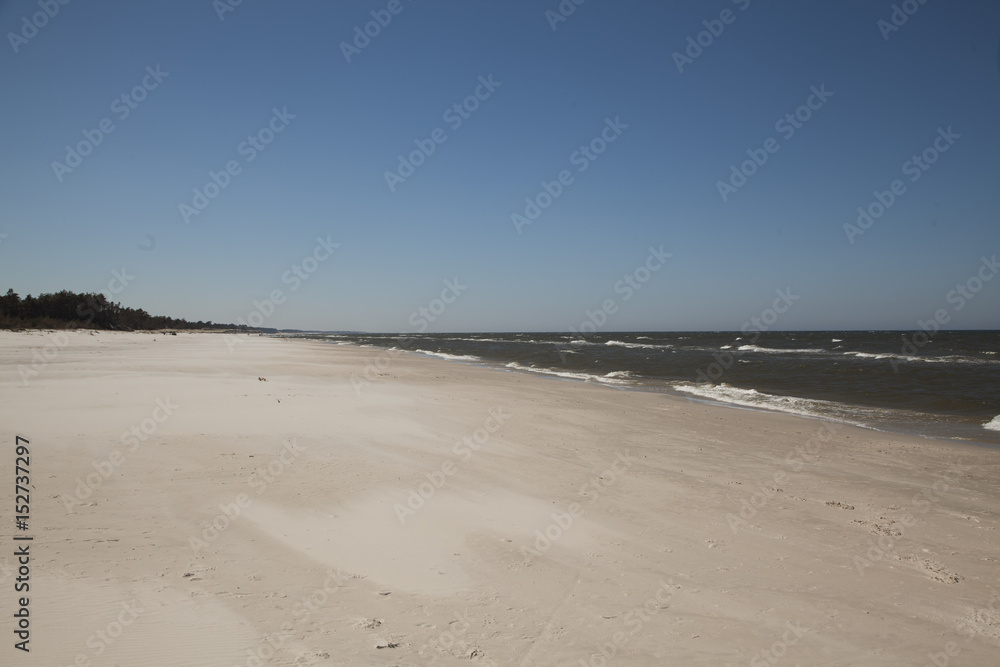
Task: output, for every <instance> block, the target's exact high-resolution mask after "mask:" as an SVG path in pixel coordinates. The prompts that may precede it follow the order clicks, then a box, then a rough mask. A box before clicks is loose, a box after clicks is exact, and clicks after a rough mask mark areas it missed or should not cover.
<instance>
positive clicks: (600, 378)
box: [507, 361, 629, 385]
mask: <svg viewBox="0 0 1000 667" xmlns="http://www.w3.org/2000/svg"><path fill="white" fill-rule="evenodd" d="M507 368H513V369H515V370H519V371H531V372H532V373H541V374H543V375H554V376H556V377H561V378H567V379H570V380H580V381H582V382H600V383H603V384H615V385H621V384H629V381H628V380H627V379H625V377H626V376H622V375H620V374H621V373H626V374H627V373H628V371H612V372H611V373H608V374H607V375H592V374H590V373H573V372H571V371H558V370H555V369H552V368H536V367H535V366H524V365H522V364H519V363H517V362H516V361H512V362H510V363H509V364H507Z"/></svg>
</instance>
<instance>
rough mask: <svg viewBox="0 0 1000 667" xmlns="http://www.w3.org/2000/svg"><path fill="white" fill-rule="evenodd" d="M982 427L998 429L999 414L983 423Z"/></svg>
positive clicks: (992, 429) (999, 425) (999, 426)
mask: <svg viewBox="0 0 1000 667" xmlns="http://www.w3.org/2000/svg"><path fill="white" fill-rule="evenodd" d="M983 428H985V429H987V430H990V431H1000V415H997V416H996V417H994V418H993V419H991V420H989V421H988V422H986V423H985V424H983Z"/></svg>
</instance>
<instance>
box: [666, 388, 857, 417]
mask: <svg viewBox="0 0 1000 667" xmlns="http://www.w3.org/2000/svg"><path fill="white" fill-rule="evenodd" d="M674 389H676V390H678V391H683V392H685V393H688V394H693V395H695V396H698V397H701V398H705V399H708V400H711V401H717V402H720V403H729V404H731V405H740V406H743V407H747V408H756V409H760V410H775V411H778V412H786V413H789V414H793V415H801V416H803V417H820V418H823V419H829V420H832V421H840V422H846V423H850V424H855V425H857V426H865V424H863V423H861V422H856V421H850V420H845V419H841V418H840V417H839V416H833V415H840V414H843V413H844V412H845V410H844V406H841V405H840V404H838V403H833V402H831V401H821V400H816V399H810V398H799V397H798V396H777V395H775V394H765V393H763V392H759V391H757V390H756V389H740V388H739V387H733V386H731V385H728V384H725V383H722V384H717V385H709V384H694V383H690V382H686V383H679V384H676V385H674Z"/></svg>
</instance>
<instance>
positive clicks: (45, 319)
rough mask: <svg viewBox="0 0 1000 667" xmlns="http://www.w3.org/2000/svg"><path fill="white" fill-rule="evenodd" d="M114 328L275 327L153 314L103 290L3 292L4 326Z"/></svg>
mask: <svg viewBox="0 0 1000 667" xmlns="http://www.w3.org/2000/svg"><path fill="white" fill-rule="evenodd" d="M72 328H87V329H111V330H116V331H148V330H156V329H225V330H229V329H235V330H239V331H273V330H268V329H254V328H252V327H248V326H247V325H245V324H241V325H236V324H216V323H214V322H211V321H209V322H202V321H201V320H199V321H197V322H188V321H187V320H185V319H175V318H173V317H165V316H163V315H150V314H149V313H147V312H146V311H145V310H143V309H142V308H128V307H126V306H122V305H121V304H120V303H115V302H112V301H108V299H107V298H106V297H105V296H104V295H103V294H100V293H93V292H87V293H80V294H77V293H76V292H70V291H68V290H63V291H61V292H56V293H54V294H39V295H38V296H31V295H30V294H29V295H28V296H26V297H24V298H23V299H22V298H21V297H20V296H19V295H18V294H17V293H16V292H14V290H13V289H8V290H7V293H6V294H5V295H4V296H0V329H72Z"/></svg>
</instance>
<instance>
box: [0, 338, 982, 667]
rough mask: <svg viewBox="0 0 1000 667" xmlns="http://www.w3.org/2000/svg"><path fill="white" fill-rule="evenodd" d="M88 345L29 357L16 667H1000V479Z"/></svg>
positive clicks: (1, 404)
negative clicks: (22, 604) (23, 565)
mask: <svg viewBox="0 0 1000 667" xmlns="http://www.w3.org/2000/svg"><path fill="white" fill-rule="evenodd" d="M62 336H65V337H58V338H57V337H56V334H54V333H53V332H48V333H42V332H35V333H9V332H8V333H2V334H0V388H2V393H0V424H2V426H3V435H2V437H3V440H4V445H5V446H4V449H3V451H4V452H5V453H4V455H3V461H2V463H0V468H2V470H3V471H4V478H5V479H6V480H7V484H6V489H5V491H4V494H3V498H4V499H5V500H4V502H3V512H2V513H0V518H2V521H3V530H2V531H0V540H3V542H4V545H3V549H2V553H3V554H4V556H0V577H2V589H3V591H4V593H3V595H2V596H0V605H2V609H0V611H2V615H3V617H4V618H6V619H7V621H6V622H5V624H4V626H5V629H4V632H3V636H4V637H6V640H5V642H4V646H3V647H2V649H0V663H2V664H5V665H6V664H12V665H22V664H23V665H58V666H65V665H72V664H77V665H129V666H131V665H137V666H139V665H142V666H146V665H212V666H231V665H250V666H253V665H261V664H268V665H305V664H315V665H398V666H407V665H430V664H436V665H594V666H599V665H604V664H607V665H771V664H783V665H925V664H937V665H938V667H942V666H943V665H944V664H948V665H969V666H972V665H977V666H978V665H996V664H1000V566H998V565H1000V564H998V558H1000V549H998V546H1000V534H998V533H997V532H996V530H997V526H998V517H1000V514H998V511H1000V499H998V497H997V483H998V481H1000V466H998V464H1000V456H998V451H997V450H995V449H989V448H985V447H978V446H974V445H965V444H955V443H944V442H936V441H931V440H923V439H919V438H911V437H904V436H899V435H892V434H885V433H878V432H875V431H868V430H864V429H859V428H854V427H848V426H836V425H829V424H826V423H823V422H820V421H816V420H810V419H803V418H797V417H792V416H785V415H778V414H769V413H761V412H751V411H747V410H739V409H733V408H722V407H718V406H710V405H704V404H698V403H693V402H690V401H686V400H682V399H677V398H672V397H669V396H664V395H659V394H654V393H643V392H635V391H622V390H617V389H613V388H607V387H602V386H594V385H590V384H585V383H578V382H569V381H563V380H556V379H548V378H545V377H540V376H535V375H528V374H521V373H508V372H502V371H497V370H491V369H486V368H480V367H474V366H469V365H463V364H457V363H452V362H447V361H442V360H438V359H431V358H426V357H421V356H417V355H412V354H408V353H404V354H399V355H396V356H392V357H390V356H388V355H387V354H386V353H385V352H380V351H378V350H374V349H362V348H356V347H351V346H330V345H325V344H321V343H316V342H306V341H293V340H281V339H271V338H261V337H246V336H245V337H242V338H240V339H239V340H240V342H239V343H238V344H235V345H234V344H232V340H233V339H232V338H231V337H227V336H224V335H220V334H179V335H177V336H164V335H162V334H123V333H96V334H91V333H89V332H80V333H71V334H63V335H62ZM227 341H228V343H229V344H228V345H227ZM46 346H47V348H46ZM230 348H232V349H230ZM46 355H47V357H48V358H46ZM33 359H34V362H33ZM366 359H367V360H370V361H372V362H377V366H378V367H379V368H380V369H381V370H378V371H377V374H376V372H374V371H373V370H372V368H369V373H368V375H369V378H370V382H367V383H365V384H363V385H359V386H356V385H358V383H357V378H358V377H363V375H362V374H363V373H364V371H365V364H366ZM33 363H34V366H33V367H32V364H33ZM29 368H31V369H32V371H31V372H27V371H26V369H29ZM19 369H20V371H19ZM35 372H37V374H35ZM22 375H24V377H22ZM352 375H353V376H354V377H355V382H353V383H352V379H351V378H352ZM260 376H263V377H266V378H267V381H266V382H262V381H259V380H258V377H260ZM15 435H21V436H24V437H26V438H28V439H29V440H30V451H31V460H30V476H31V484H32V494H31V498H30V501H31V508H30V527H29V530H28V531H24V532H22V531H16V530H14V518H13V516H12V514H13V512H12V509H13V508H12V504H13V501H14V497H13V496H14V476H15V473H14V465H15V460H14V459H15V456H14V446H15ZM421 493H422V496H421ZM213 523H214V527H213V526H212V524H213ZM13 533H18V534H20V535H22V536H23V535H31V536H33V537H34V540H33V541H32V542H31V543H30V545H31V546H30V554H31V560H30V593H29V594H28V596H29V598H30V599H29V610H30V619H31V621H30V633H31V634H30V644H29V647H30V649H31V651H30V653H23V652H21V651H18V650H16V649H15V648H14V643H15V642H16V641H17V638H16V636H15V635H13V634H12V629H13V627H14V623H15V620H16V619H13V618H12V614H13V613H14V612H15V611H17V609H18V605H17V597H18V595H22V594H17V595H15V593H14V590H13V586H14V584H15V579H16V577H17V572H16V567H17V563H16V558H15V557H14V555H13V553H14V550H15V545H22V544H24V542H17V543H15V542H14V540H13V535H12V534H13ZM546 534H547V535H546ZM275 646H276V647H277V648H275Z"/></svg>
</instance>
